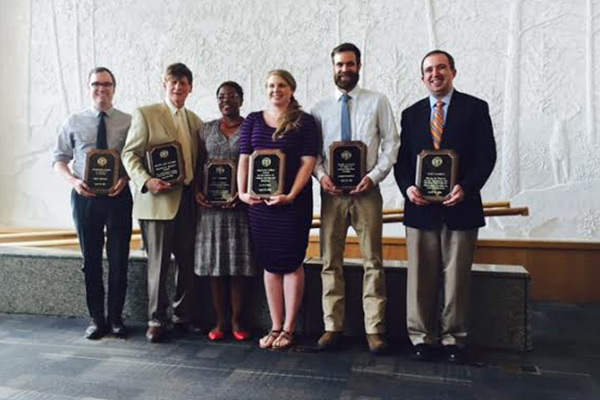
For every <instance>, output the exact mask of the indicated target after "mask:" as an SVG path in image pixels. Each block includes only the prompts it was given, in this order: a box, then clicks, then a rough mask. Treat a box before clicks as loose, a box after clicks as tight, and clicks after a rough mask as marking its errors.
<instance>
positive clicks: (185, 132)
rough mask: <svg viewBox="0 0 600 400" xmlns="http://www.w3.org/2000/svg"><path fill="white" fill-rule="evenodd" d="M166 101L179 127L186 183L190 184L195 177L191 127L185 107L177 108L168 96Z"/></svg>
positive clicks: (178, 132)
mask: <svg viewBox="0 0 600 400" xmlns="http://www.w3.org/2000/svg"><path fill="white" fill-rule="evenodd" d="M165 103H167V106H168V107H169V110H170V111H171V117H173V124H174V125H175V127H176V128H177V141H178V142H179V143H181V150H182V152H183V162H184V163H185V182H184V183H185V184H186V185H189V184H190V182H191V181H192V179H193V178H194V166H193V163H192V141H191V139H190V127H189V125H188V122H187V113H186V111H185V107H181V108H177V107H176V106H175V105H174V104H173V103H171V100H169V98H168V97H167V98H166V99H165Z"/></svg>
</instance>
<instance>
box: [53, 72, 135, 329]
mask: <svg viewBox="0 0 600 400" xmlns="http://www.w3.org/2000/svg"><path fill="white" fill-rule="evenodd" d="M115 86H116V81H115V78H114V75H113V74H112V72H110V70H108V69H107V68H104V67H98V68H94V69H93V70H92V71H91V72H90V73H89V76H88V89H89V93H90V97H91V101H92V104H91V107H90V108H88V109H86V110H84V111H82V112H80V113H76V114H73V115H71V116H70V117H69V118H68V119H67V121H66V122H65V123H64V125H63V127H62V128H61V129H60V132H59V136H58V140H57V142H56V147H55V148H54V153H53V157H52V164H53V167H54V170H55V171H56V173H57V174H58V175H59V176H61V177H62V178H63V179H64V180H66V181H67V182H68V183H69V184H70V185H71V186H73V190H72V192H71V206H72V208H73V221H74V222H75V227H76V229H77V234H78V236H79V244H80V246H81V251H82V253H83V273H84V277H85V290H86V301H87V307H88V311H89V313H90V316H91V318H92V322H91V323H90V325H89V326H88V328H87V329H86V331H85V337H86V338H88V339H91V340H95V339H100V338H101V337H103V336H104V335H105V334H106V333H107V332H109V331H110V332H111V333H112V334H113V335H115V336H118V337H124V336H125V335H126V330H125V325H124V324H123V320H122V318H121V313H122V311H123V304H124V302H125V292H126V291H127V263H128V258H129V241H130V240H131V210H132V198H131V192H130V190H129V186H128V182H129V178H128V177H127V175H126V174H125V173H123V172H124V169H122V168H121V172H122V174H121V175H120V177H119V180H118V182H117V184H116V185H115V186H114V187H113V188H112V189H111V191H110V192H109V193H108V194H106V195H100V194H95V193H94V192H93V191H92V190H91V189H90V188H89V187H88V185H87V184H86V183H85V182H84V181H83V179H84V175H85V173H84V171H85V163H86V155H87V153H88V152H89V151H90V150H93V149H114V150H116V151H117V152H118V153H119V154H120V153H121V150H122V148H123V145H124V144H125V138H126V136H127V131H128V130H129V126H130V125H131V116H130V115H129V114H125V113H123V112H121V111H119V110H117V109H115V108H113V104H112V99H113V96H114V94H115ZM71 161H72V162H73V163H72V166H71V169H69V166H68V164H69V163H70V162H71ZM104 227H106V253H107V257H108V265H109V275H108V315H107V316H105V311H104V284H103V281H102V275H103V274H102V251H103V247H104Z"/></svg>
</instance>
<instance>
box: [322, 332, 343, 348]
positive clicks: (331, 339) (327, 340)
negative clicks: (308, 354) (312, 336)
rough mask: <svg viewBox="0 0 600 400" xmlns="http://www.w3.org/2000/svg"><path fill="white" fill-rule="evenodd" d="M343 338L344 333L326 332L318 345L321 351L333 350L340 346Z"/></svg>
mask: <svg viewBox="0 0 600 400" xmlns="http://www.w3.org/2000/svg"><path fill="white" fill-rule="evenodd" d="M341 338H342V332H338V331H325V333H323V335H321V337H320V338H319V341H318V342H317V345H318V347H319V349H321V350H333V349H337V348H338V347H339V346H340V339H341Z"/></svg>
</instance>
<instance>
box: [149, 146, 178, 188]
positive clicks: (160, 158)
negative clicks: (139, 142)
mask: <svg viewBox="0 0 600 400" xmlns="http://www.w3.org/2000/svg"><path fill="white" fill-rule="evenodd" d="M146 163H147V164H148V172H149V173H150V175H152V177H154V178H158V179H162V180H163V181H165V182H169V183H174V184H177V183H181V182H183V181H184V180H185V164H184V161H183V153H182V151H181V144H180V143H179V142H168V143H163V144H159V145H157V146H153V147H152V148H151V149H150V150H148V152H147V153H146Z"/></svg>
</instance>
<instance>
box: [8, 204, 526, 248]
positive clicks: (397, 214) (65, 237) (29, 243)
mask: <svg viewBox="0 0 600 400" xmlns="http://www.w3.org/2000/svg"><path fill="white" fill-rule="evenodd" d="M483 207H484V208H483V215H485V216H486V217H504V216H519V215H520V216H528V215H529V208H527V207H517V208H510V203H509V202H496V203H484V206H483ZM403 212H404V210H401V209H391V210H384V211H383V223H384V224H389V223H396V222H402V221H404V215H403ZM320 227H321V220H320V215H319V214H314V215H313V221H312V224H311V228H320ZM131 240H132V243H134V242H135V243H139V242H140V241H141V240H142V236H141V232H140V229H139V228H135V229H133V234H132V237H131ZM78 244H79V241H78V239H77V232H75V230H55V231H52V230H40V231H35V230H33V231H30V232H23V231H18V232H14V233H2V234H0V247H9V246H26V247H51V246H77V245H78Z"/></svg>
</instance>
